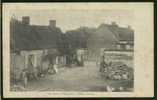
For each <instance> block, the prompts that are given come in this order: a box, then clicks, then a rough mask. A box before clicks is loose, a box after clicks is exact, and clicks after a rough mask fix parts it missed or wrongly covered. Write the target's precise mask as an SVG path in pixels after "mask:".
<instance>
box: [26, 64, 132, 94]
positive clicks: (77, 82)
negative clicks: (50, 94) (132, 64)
mask: <svg viewBox="0 0 157 100" xmlns="http://www.w3.org/2000/svg"><path fill="white" fill-rule="evenodd" d="M107 85H109V86H113V87H127V88H129V89H131V90H132V88H133V82H132V81H127V80H123V81H120V80H119V81H118V80H107V79H103V78H102V77H101V76H100V73H99V66H97V65H96V63H94V62H86V63H85V66H84V67H77V66H73V67H72V68H67V67H64V68H60V69H59V72H58V73H57V74H55V75H46V76H45V77H44V78H40V79H39V80H34V81H31V82H29V83H28V86H27V90H30V91H106V88H105V87H106V86H107Z"/></svg>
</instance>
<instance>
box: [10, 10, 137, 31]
mask: <svg viewBox="0 0 157 100" xmlns="http://www.w3.org/2000/svg"><path fill="white" fill-rule="evenodd" d="M10 15H11V16H14V17H15V18H16V19H19V20H21V18H22V16H30V24H33V25H48V24H49V20H56V25H57V27H60V28H61V30H62V31H63V32H65V31H67V30H72V29H76V28H79V27H81V26H87V27H98V26H99V25H100V24H101V23H108V24H110V23H111V22H113V21H115V22H116V23H117V24H118V25H119V26H122V27H127V26H128V25H130V26H132V25H133V21H134V19H133V18H134V16H133V12H132V11H130V10H101V9H100V10H88V9H84V10H79V9H75V10H66V9H65V10H63V9H62V10H60V9H58V10H56V9H54V10H53V9H51V10H45V9H43V10H40V11H39V10H35V9H34V10H33V9H31V10H16V11H12V12H11V13H10Z"/></svg>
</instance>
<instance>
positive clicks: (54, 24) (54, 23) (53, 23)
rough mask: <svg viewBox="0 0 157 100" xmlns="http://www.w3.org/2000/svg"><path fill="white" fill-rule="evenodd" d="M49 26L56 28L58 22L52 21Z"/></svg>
mask: <svg viewBox="0 0 157 100" xmlns="http://www.w3.org/2000/svg"><path fill="white" fill-rule="evenodd" d="M49 26H50V27H51V28H55V27H56V20H50V21H49Z"/></svg>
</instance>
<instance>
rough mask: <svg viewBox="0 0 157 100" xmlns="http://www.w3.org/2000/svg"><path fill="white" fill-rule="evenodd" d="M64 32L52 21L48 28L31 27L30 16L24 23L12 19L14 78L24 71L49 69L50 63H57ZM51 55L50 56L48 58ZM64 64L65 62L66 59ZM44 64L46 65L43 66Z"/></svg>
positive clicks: (11, 35)
mask: <svg viewBox="0 0 157 100" xmlns="http://www.w3.org/2000/svg"><path fill="white" fill-rule="evenodd" d="M61 38H62V32H61V30H60V28H58V27H56V21H55V20H50V21H49V25H48V26H41V25H31V24H30V18H29V17H28V16H24V17H22V21H19V20H17V19H15V18H12V19H11V21H10V48H11V68H12V71H13V73H16V74H14V75H15V76H14V78H18V77H19V75H18V74H17V72H19V73H20V71H21V70H23V69H26V68H27V69H28V71H30V72H31V71H33V69H34V68H39V69H40V70H43V69H47V68H48V67H49V64H50V63H57V62H58V58H57V56H61V55H62V54H61V52H59V50H58V49H59V47H58V45H59V44H60V43H61ZM48 55H49V56H48ZM61 58H62V62H65V61H64V57H61ZM42 64H44V65H42Z"/></svg>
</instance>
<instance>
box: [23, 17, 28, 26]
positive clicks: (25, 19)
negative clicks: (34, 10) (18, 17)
mask: <svg viewBox="0 0 157 100" xmlns="http://www.w3.org/2000/svg"><path fill="white" fill-rule="evenodd" d="M22 23H23V24H25V25H29V23H30V18H29V16H23V17H22Z"/></svg>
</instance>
